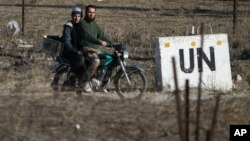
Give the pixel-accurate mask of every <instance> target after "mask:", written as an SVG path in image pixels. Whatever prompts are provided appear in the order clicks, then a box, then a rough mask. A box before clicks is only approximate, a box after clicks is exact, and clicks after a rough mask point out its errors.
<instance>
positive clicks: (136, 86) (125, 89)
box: [115, 69, 147, 99]
mask: <svg viewBox="0 0 250 141" xmlns="http://www.w3.org/2000/svg"><path fill="white" fill-rule="evenodd" d="M126 72H127V76H128V79H129V81H130V84H129V81H128V80H127V77H126V75H125V74H124V73H123V74H121V76H120V77H119V78H118V80H117V81H116V83H115V88H116V92H117V94H118V96H120V97H121V98H122V99H140V98H141V97H142V96H143V94H144V93H145V92H146V89H147V80H146V76H145V74H144V73H143V71H141V70H129V69H127V71H126Z"/></svg>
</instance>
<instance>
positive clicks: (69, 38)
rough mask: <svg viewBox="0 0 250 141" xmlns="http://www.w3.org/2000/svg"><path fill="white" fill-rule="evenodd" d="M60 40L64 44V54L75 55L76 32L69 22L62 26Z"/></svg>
mask: <svg viewBox="0 0 250 141" xmlns="http://www.w3.org/2000/svg"><path fill="white" fill-rule="evenodd" d="M62 40H63V43H64V54H66V53H71V54H76V53H77V50H78V49H79V47H78V46H77V42H76V31H75V28H74V25H73V23H72V22H71V21H68V22H67V23H66V24H64V26H63V35H62Z"/></svg>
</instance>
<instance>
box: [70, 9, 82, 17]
mask: <svg viewBox="0 0 250 141" xmlns="http://www.w3.org/2000/svg"><path fill="white" fill-rule="evenodd" d="M75 14H81V17H82V9H81V8H80V7H74V8H73V9H72V12H71V16H73V15H75Z"/></svg>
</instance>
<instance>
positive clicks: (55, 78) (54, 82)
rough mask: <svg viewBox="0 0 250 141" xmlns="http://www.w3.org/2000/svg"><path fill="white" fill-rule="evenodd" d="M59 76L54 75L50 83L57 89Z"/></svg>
mask: <svg viewBox="0 0 250 141" xmlns="http://www.w3.org/2000/svg"><path fill="white" fill-rule="evenodd" d="M58 82H59V77H54V79H53V81H52V83H51V84H50V86H51V88H53V89H57V88H58Z"/></svg>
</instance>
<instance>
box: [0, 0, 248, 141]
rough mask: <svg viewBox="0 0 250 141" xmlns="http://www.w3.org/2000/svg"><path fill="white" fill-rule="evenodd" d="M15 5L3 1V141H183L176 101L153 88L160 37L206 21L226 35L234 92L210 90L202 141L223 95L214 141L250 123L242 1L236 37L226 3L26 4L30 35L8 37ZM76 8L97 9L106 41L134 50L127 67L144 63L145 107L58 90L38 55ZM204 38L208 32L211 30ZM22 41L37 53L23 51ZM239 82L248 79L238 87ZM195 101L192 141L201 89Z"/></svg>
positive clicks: (84, 0) (114, 0)
mask: <svg viewBox="0 0 250 141" xmlns="http://www.w3.org/2000/svg"><path fill="white" fill-rule="evenodd" d="M3 4H6V5H3ZM15 4H20V2H19V1H18V2H17V1H13V0H8V1H7V0H0V46H1V48H0V58H1V59H0V76H1V77H0V139H1V140H2V141H10V140H17V141H54V140H58V141H79V140H82V141H92V140H96V141H106V140H107V141H112V140H114V141H119V140H121V141H124V140H128V141H132V140H134V141H139V140H141V141H147V140H148V141H155V140H157V141H158V140H159V141H161V140H169V141H177V140H179V132H178V124H177V118H176V117H177V116H176V115H177V112H176V105H175V96H174V94H173V93H170V92H157V91H155V88H154V85H155V80H154V67H155V66H154V46H155V37H160V36H177V35H186V27H187V26H191V25H195V26H196V27H197V26H199V25H200V23H201V22H205V23H206V24H207V25H211V26H212V27H213V33H227V34H228V37H229V46H230V57H231V58H230V59H231V68H232V74H233V81H234V89H233V90H232V91H231V92H229V93H220V92H211V91H205V90H204V92H203V94H202V106H201V126H200V127H201V129H200V133H201V139H200V140H205V136H206V131H207V130H208V129H210V126H211V121H212V116H213V110H214V106H215V97H216V95H218V94H220V95H221V100H220V103H219V105H220V107H219V112H218V113H219V114H218V120H217V124H216V128H215V135H214V141H228V140H229V125H231V124H250V114H249V113H250V110H249V108H248V107H249V104H250V96H249V92H250V87H249V83H250V71H249V69H248V68H249V57H250V56H249V49H250V48H249V45H250V40H249V39H250V27H249V26H250V25H249V24H248V23H249V21H250V16H249V14H250V2H249V1H246V0H245V1H243V0H242V1H239V2H238V5H239V6H238V8H239V9H238V17H237V20H238V22H237V32H236V33H235V35H233V30H232V27H233V24H232V4H233V3H232V2H231V1H226V0H225V1H219V0H205V1H204V0H190V1H183V0H177V1H174V0H169V1H165V0H155V1H150V0H138V1H135V0H103V1H102V2H97V1H92V0H74V1H73V2H72V1H70V2H69V1H65V0H53V1H45V0H40V1H36V0H27V1H26V4H30V5H36V7H31V6H28V7H26V8H25V10H26V13H25V21H26V22H25V30H24V36H21V35H18V36H16V37H13V38H10V37H7V36H6V34H5V27H6V24H7V22H8V21H10V20H12V19H15V20H17V22H18V23H19V25H21V23H22V22H21V21H22V19H21V7H16V6H14V5H15ZM75 4H80V5H81V6H83V7H84V5H87V4H95V5H98V7H99V9H98V11H97V12H98V13H97V14H98V15H97V16H98V18H97V22H98V23H99V24H100V25H101V27H102V28H103V30H104V32H105V34H107V35H108V36H109V37H110V38H111V39H112V40H113V41H115V42H126V43H127V44H128V46H129V48H128V49H129V52H130V57H131V59H130V60H129V61H128V63H130V64H138V65H139V66H141V67H142V68H144V69H145V72H146V75H147V79H148V83H149V91H148V92H147V93H146V95H145V96H144V97H143V98H142V100H140V101H136V100H130V101H126V100H125V101H122V100H121V99H120V98H119V97H118V96H117V95H116V93H115V92H113V91H110V93H108V94H103V93H100V92H96V93H92V94H87V93H83V94H82V95H77V94H76V93H75V92H60V93H55V92H54V91H52V89H51V88H50V82H51V80H52V77H53V74H52V73H51V69H50V68H51V66H52V64H53V61H51V60H49V58H47V57H46V56H45V55H44V54H43V53H39V52H38V51H37V50H38V49H39V43H40V41H41V38H42V37H43V35H47V34H54V35H59V34H61V32H62V25H63V23H65V22H66V21H67V20H68V19H69V18H70V10H71V6H72V5H75ZM1 5H2V6H1ZM39 5H40V6H39ZM41 5H43V6H42V7H41ZM46 5H61V6H62V5H69V6H68V7H63V8H55V7H48V6H47V7H46ZM205 32H206V33H210V29H205ZM17 39H22V40H24V41H27V43H28V44H31V45H33V46H34V48H31V49H27V48H25V49H23V48H17V46H18V44H19V42H18V41H17ZM237 75H240V76H241V77H242V80H239V78H238V80H237ZM181 94H182V97H183V92H182V93H181ZM190 99H191V101H190V122H189V123H190V140H194V135H195V134H194V131H195V117H196V116H195V112H196V111H195V110H196V102H197V101H196V99H197V91H196V90H192V91H191V96H190ZM182 102H183V101H182Z"/></svg>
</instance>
